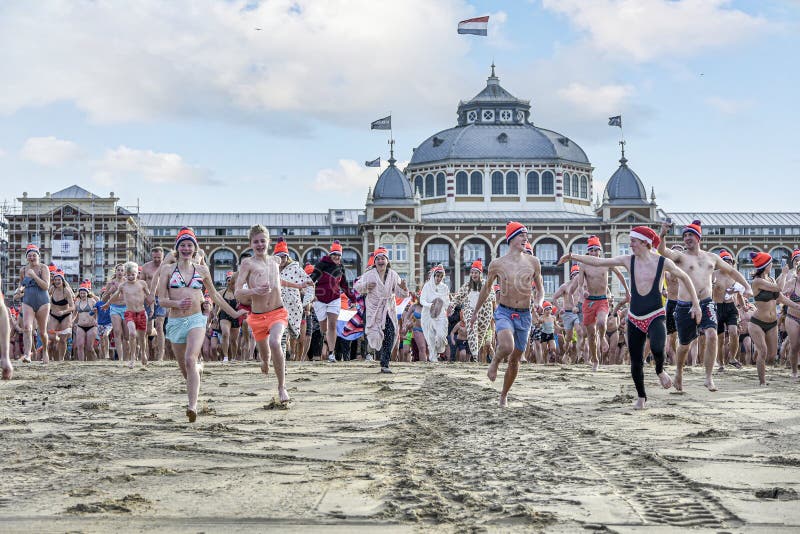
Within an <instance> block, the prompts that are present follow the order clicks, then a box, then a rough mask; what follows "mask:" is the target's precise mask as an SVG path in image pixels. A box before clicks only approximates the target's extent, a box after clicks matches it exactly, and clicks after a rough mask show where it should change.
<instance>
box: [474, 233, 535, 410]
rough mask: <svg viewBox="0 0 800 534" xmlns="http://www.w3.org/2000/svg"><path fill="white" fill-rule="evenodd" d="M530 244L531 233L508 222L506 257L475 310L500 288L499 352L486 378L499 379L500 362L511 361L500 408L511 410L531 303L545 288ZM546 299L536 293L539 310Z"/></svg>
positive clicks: (497, 262)
mask: <svg viewBox="0 0 800 534" xmlns="http://www.w3.org/2000/svg"><path fill="white" fill-rule="evenodd" d="M527 242H528V229H527V228H525V226H524V225H522V224H521V223H518V222H514V221H512V222H509V223H508V224H507V225H506V243H508V251H507V252H506V254H505V255H504V256H503V257H501V258H498V259H496V260H495V261H493V262H492V263H490V264H489V271H488V274H487V276H486V282H485V283H484V284H483V288H482V289H481V293H480V295H479V296H478V302H476V303H475V309H480V308H481V306H483V303H484V302H486V299H487V298H488V297H489V292H490V291H491V290H492V287H493V286H494V285H495V284H499V285H500V293H499V294H498V295H497V303H498V306H497V310H496V311H495V313H494V320H495V325H496V326H495V328H496V330H497V350H496V351H495V356H494V358H492V363H490V364H489V370H488V371H487V372H486V376H487V377H489V380H491V381H492V382H494V381H495V379H496V378H497V370H498V367H499V366H500V361H501V360H503V359H504V358H505V357H508V366H507V367H506V373H505V376H504V378H503V389H502V390H501V392H500V406H501V407H503V408H504V407H506V406H508V392H509V390H510V389H511V386H512V385H513V384H514V380H515V379H516V378H517V372H518V371H519V361H520V358H521V357H522V354H523V353H524V352H525V347H526V345H527V343H528V334H529V332H530V329H531V300H532V298H533V286H534V285H535V286H536V287H537V288H538V287H543V285H542V267H541V264H540V263H539V259H538V258H536V257H535V256H533V255H528V254H526V253H525V244H526V243H527ZM543 301H544V295H543V294H542V292H540V291H537V292H536V297H535V304H536V309H537V310H539V309H541V307H542V302H543ZM476 321H477V315H473V316H472V319H470V322H471V323H472V324H471V325H470V326H471V327H472V328H474V327H475V322H476Z"/></svg>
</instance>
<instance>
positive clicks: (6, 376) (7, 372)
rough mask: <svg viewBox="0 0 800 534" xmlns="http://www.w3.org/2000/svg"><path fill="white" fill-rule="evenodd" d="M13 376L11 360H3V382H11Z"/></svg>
mask: <svg viewBox="0 0 800 534" xmlns="http://www.w3.org/2000/svg"><path fill="white" fill-rule="evenodd" d="M13 376H14V367H13V366H12V365H11V360H3V380H11V378H12V377H13Z"/></svg>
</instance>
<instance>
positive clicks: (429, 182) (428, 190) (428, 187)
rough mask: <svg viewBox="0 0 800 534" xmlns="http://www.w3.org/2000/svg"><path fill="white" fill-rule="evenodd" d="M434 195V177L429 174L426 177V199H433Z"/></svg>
mask: <svg viewBox="0 0 800 534" xmlns="http://www.w3.org/2000/svg"><path fill="white" fill-rule="evenodd" d="M433 193H434V191H433V175H432V174H428V175H427V176H425V198H430V197H432V196H433Z"/></svg>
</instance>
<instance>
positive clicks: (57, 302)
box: [50, 295, 69, 306]
mask: <svg viewBox="0 0 800 534" xmlns="http://www.w3.org/2000/svg"><path fill="white" fill-rule="evenodd" d="M50 302H52V303H53V306H66V305H67V303H68V302H69V301H68V300H67V299H61V300H53V296H52V295H50Z"/></svg>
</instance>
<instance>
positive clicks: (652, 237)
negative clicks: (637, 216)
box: [631, 226, 661, 247]
mask: <svg viewBox="0 0 800 534" xmlns="http://www.w3.org/2000/svg"><path fill="white" fill-rule="evenodd" d="M631 237H632V238H635V239H639V240H641V241H644V242H645V243H649V244H650V245H652V246H653V247H658V244H659V243H661V240H660V239H659V238H658V234H656V233H655V231H654V230H653V229H652V228H648V227H647V226H634V227H633V228H631Z"/></svg>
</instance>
